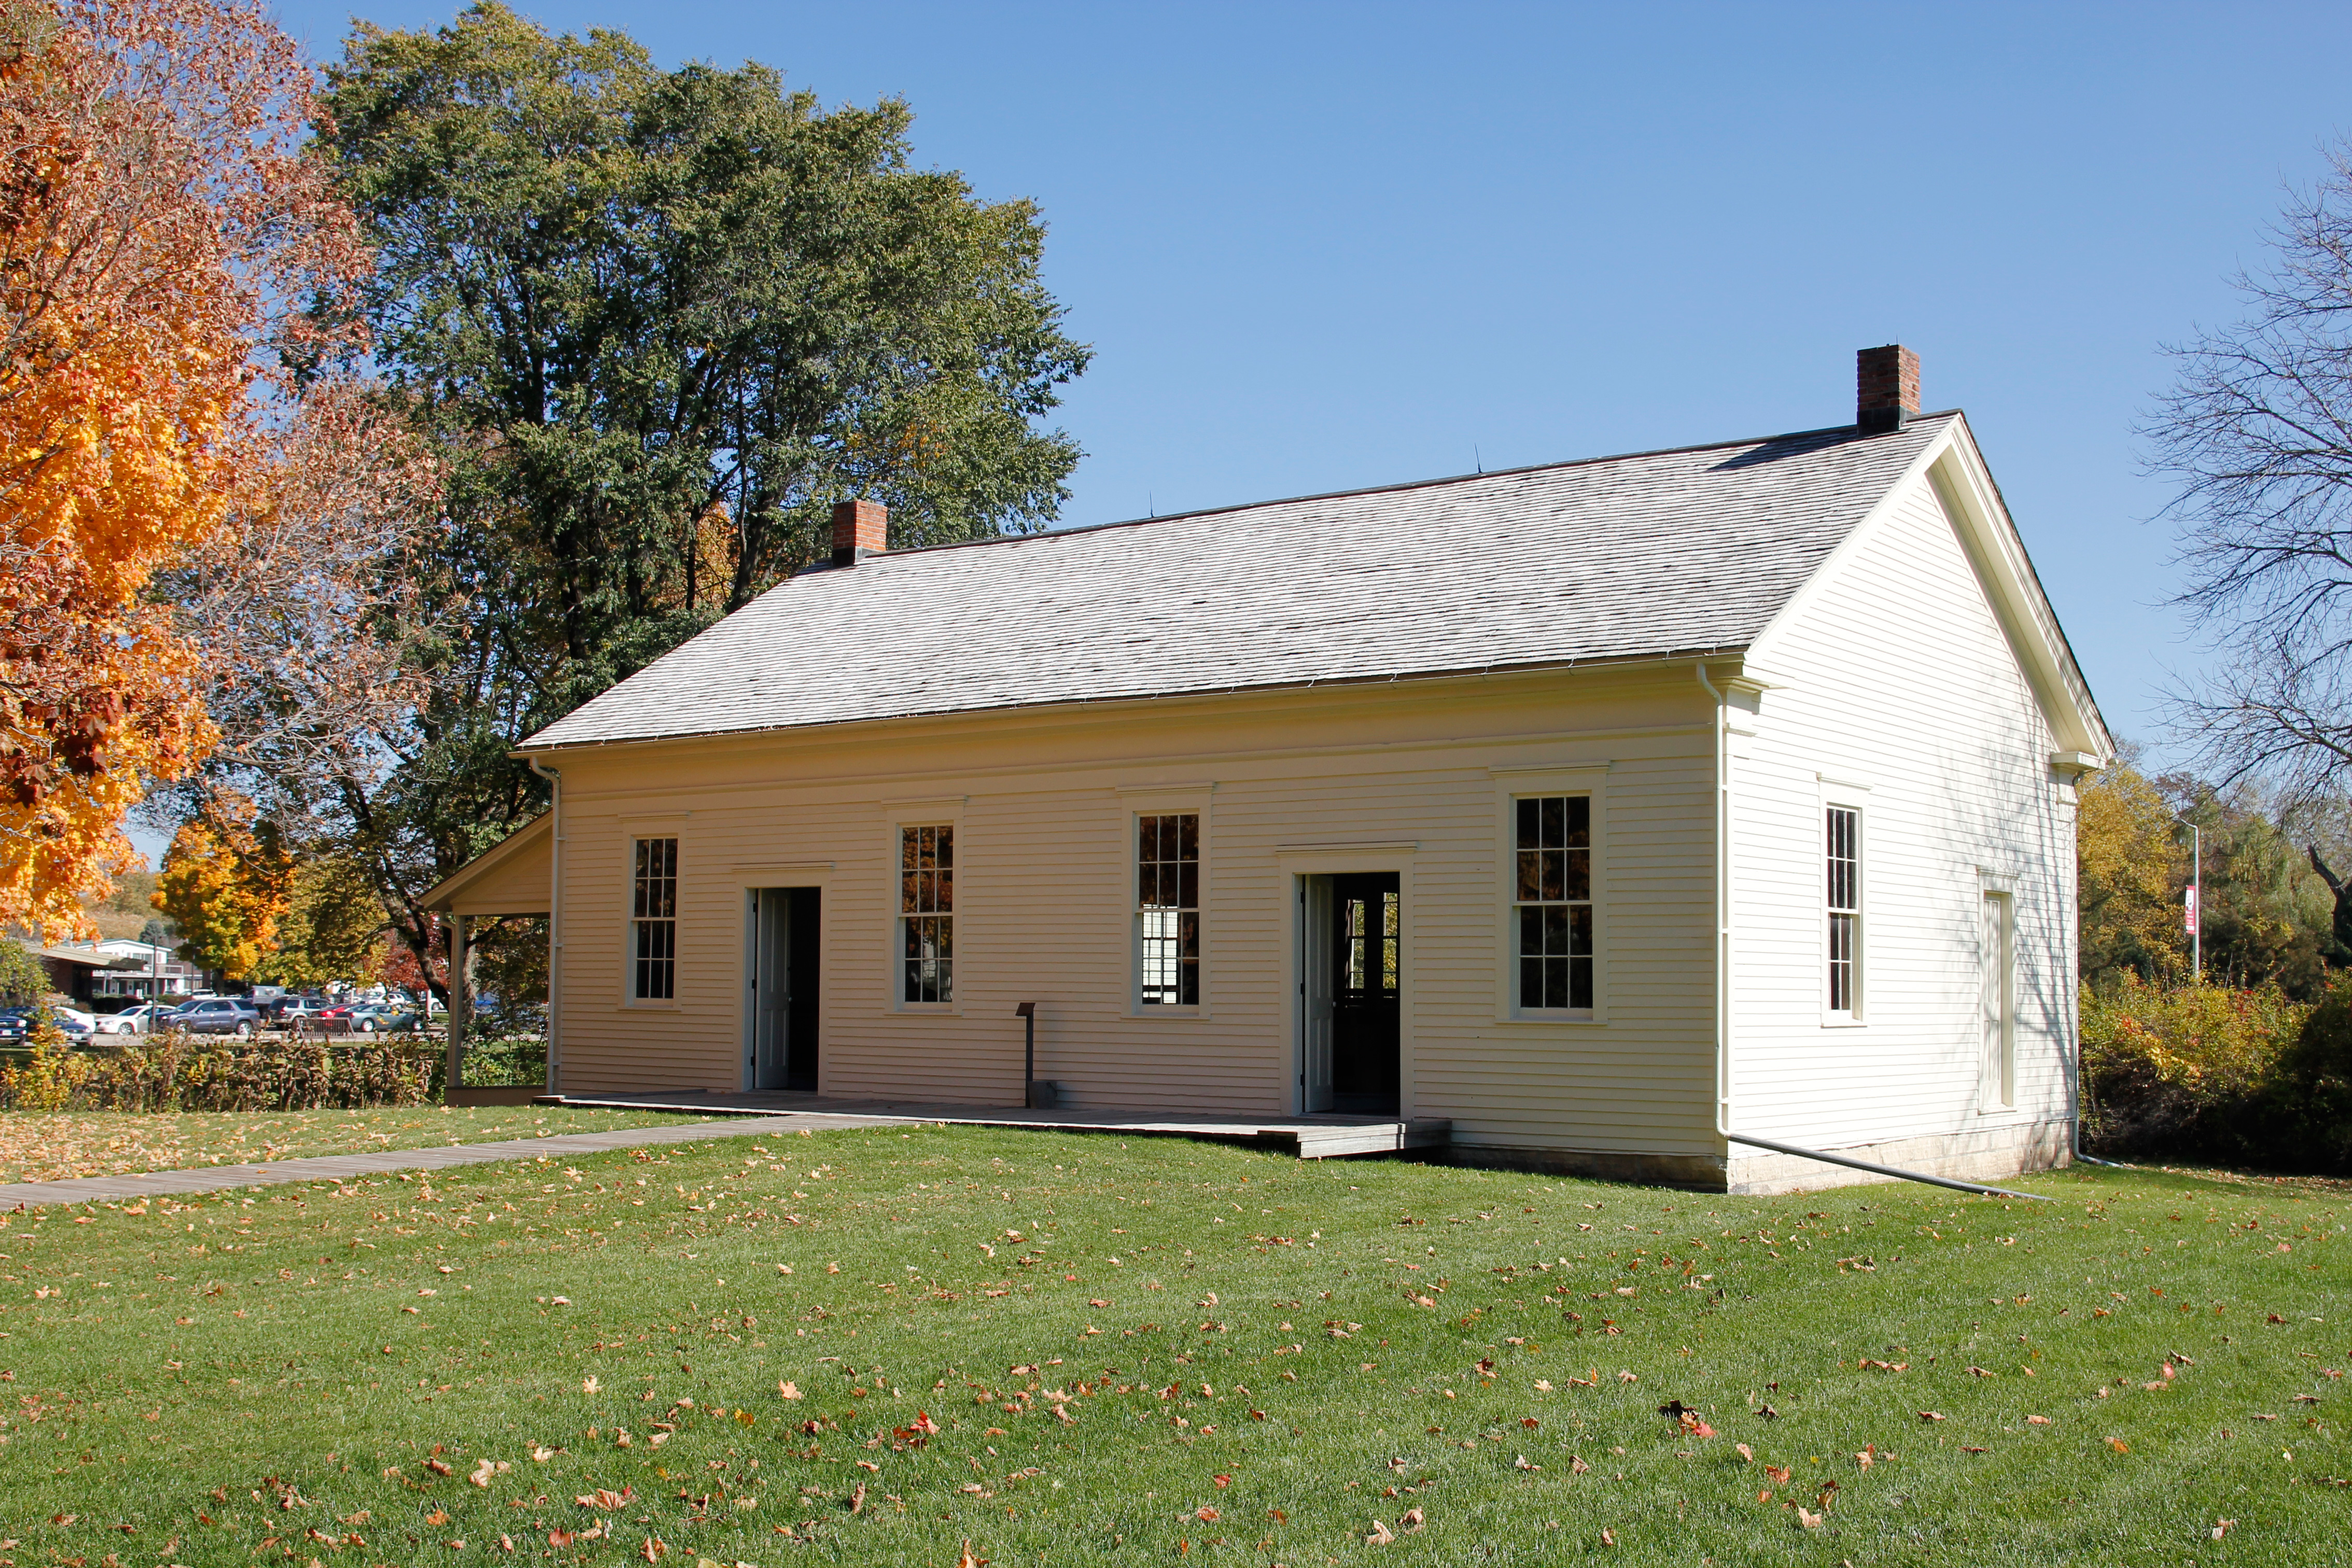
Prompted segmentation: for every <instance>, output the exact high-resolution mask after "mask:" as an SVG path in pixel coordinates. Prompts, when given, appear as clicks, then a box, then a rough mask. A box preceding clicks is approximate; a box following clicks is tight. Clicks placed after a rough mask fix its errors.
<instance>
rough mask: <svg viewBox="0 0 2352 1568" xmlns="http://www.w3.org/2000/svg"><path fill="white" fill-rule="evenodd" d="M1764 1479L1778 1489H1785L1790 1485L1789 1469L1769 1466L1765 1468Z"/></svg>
mask: <svg viewBox="0 0 2352 1568" xmlns="http://www.w3.org/2000/svg"><path fill="white" fill-rule="evenodd" d="M1764 1479H1766V1480H1768V1481H1770V1482H1771V1483H1772V1484H1773V1485H1774V1486H1776V1487H1785V1486H1787V1485H1788V1484H1789V1468H1788V1467H1787V1466H1786V1465H1767V1466H1765V1467H1764Z"/></svg>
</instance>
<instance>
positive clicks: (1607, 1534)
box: [1601, 1529, 1617, 1546]
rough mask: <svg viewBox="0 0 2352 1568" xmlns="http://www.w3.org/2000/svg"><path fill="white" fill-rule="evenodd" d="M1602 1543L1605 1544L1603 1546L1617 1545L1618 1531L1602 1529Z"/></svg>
mask: <svg viewBox="0 0 2352 1568" xmlns="http://www.w3.org/2000/svg"><path fill="white" fill-rule="evenodd" d="M1616 1544H1617V1532H1616V1531H1613V1530H1606V1529H1604V1530H1602V1531H1601V1545H1603V1546H1614V1545H1616Z"/></svg>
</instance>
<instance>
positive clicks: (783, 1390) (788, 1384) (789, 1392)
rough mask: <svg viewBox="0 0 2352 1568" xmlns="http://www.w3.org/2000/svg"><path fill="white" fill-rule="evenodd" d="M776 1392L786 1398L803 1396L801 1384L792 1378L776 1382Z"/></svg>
mask: <svg viewBox="0 0 2352 1568" xmlns="http://www.w3.org/2000/svg"><path fill="white" fill-rule="evenodd" d="M776 1392H777V1393H778V1394H782V1395H783V1396H784V1397H785V1398H786V1399H798V1398H799V1397H800V1396H801V1388H800V1384H796V1383H794V1382H793V1381H792V1380H791V1379H790V1378H786V1379H785V1380H784V1381H783V1382H782V1383H780V1384H776Z"/></svg>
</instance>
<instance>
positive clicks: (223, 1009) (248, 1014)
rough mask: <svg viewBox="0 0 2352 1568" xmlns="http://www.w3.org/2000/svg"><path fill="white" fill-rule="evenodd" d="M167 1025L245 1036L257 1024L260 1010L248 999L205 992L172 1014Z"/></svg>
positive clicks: (253, 1031)
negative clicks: (242, 999)
mask: <svg viewBox="0 0 2352 1568" xmlns="http://www.w3.org/2000/svg"><path fill="white" fill-rule="evenodd" d="M171 1027H173V1028H174V1029H184V1030H186V1031H187V1032H188V1033H189V1034H191V1035H235V1036H236V1037H237V1038H238V1039H240V1040H249V1039H251V1038H253V1037H254V1035H255V1034H256V1033H257V1032H258V1031H259V1029H260V1028H261V1014H260V1011H259V1010H258V1009H257V1008H256V1007H255V1006H254V1005H253V1004H252V1003H250V1002H246V1001H241V1000H239V999H238V998H236V997H234V996H208V997H206V998H205V1000H203V1001H201V1002H191V1003H189V1004H188V1005H186V1006H184V1007H183V1008H181V1009H180V1010H179V1011H178V1012H176V1013H174V1014H173V1015H172V1018H171Z"/></svg>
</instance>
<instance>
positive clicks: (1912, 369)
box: [1853, 343, 1919, 436]
mask: <svg viewBox="0 0 2352 1568" xmlns="http://www.w3.org/2000/svg"><path fill="white" fill-rule="evenodd" d="M1918 412H1919V356H1918V355H1917V354H1915V353H1912V352H1911V351H1910V350H1909V349H1906V348H1905V347H1904V346H1903V345H1902V344H1901V343H1889V344H1887V345H1886V346H1885V348H1881V349H1862V350H1859V351H1857V352H1856V353H1855V354H1854V356H1853V422H1854V424H1855V425H1857V426H1860V427H1861V430H1862V433H1863V434H1864V435H1865V436H1884V435H1885V434H1886V433H1887V432H1888V431H1890V430H1900V429H1902V428H1903V426H1905V425H1906V424H1907V423H1908V422H1909V421H1910V418H1911V416H1913V415H1914V414H1916V413H1918Z"/></svg>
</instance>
